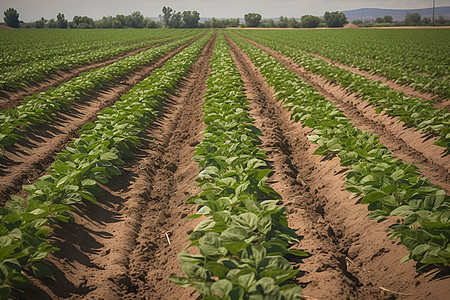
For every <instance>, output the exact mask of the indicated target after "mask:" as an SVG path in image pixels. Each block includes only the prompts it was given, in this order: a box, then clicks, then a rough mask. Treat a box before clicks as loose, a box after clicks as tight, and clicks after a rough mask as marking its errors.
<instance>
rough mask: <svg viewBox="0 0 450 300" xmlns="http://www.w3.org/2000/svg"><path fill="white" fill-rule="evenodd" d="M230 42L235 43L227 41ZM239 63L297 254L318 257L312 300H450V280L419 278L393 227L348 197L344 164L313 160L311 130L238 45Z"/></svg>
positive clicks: (309, 275) (311, 269)
mask: <svg viewBox="0 0 450 300" xmlns="http://www.w3.org/2000/svg"><path fill="white" fill-rule="evenodd" d="M227 40H228V39H227ZM228 43H229V45H230V46H231V47H232V53H233V58H234V59H235V61H236V62H237V66H238V69H239V71H240V72H241V75H242V78H243V80H244V82H245V87H246V90H247V95H248V97H249V99H251V101H252V104H251V108H252V110H251V115H252V116H253V117H254V118H255V120H256V121H255V123H256V126H257V127H259V128H260V129H261V130H262V131H263V133H264V134H265V136H264V137H263V145H262V146H263V149H264V150H266V152H267V154H268V156H269V162H270V163H271V167H272V168H273V169H274V170H275V173H274V175H273V176H272V177H271V178H270V180H271V184H272V186H273V187H274V188H275V190H276V191H278V192H279V193H280V194H281V196H282V197H283V199H284V200H283V204H284V206H286V207H287V212H288V221H289V226H290V227H291V228H293V229H294V230H296V232H297V234H298V235H299V236H300V237H301V241H300V243H299V245H296V248H299V249H304V250H306V251H307V252H309V253H311V257H310V258H306V259H304V260H303V261H300V262H299V263H298V265H297V266H298V267H300V269H301V270H303V272H302V273H301V275H300V276H299V278H298V282H299V283H300V284H301V285H303V286H305V288H304V292H303V294H304V295H305V296H306V297H305V299H327V298H328V299H348V298H353V297H354V298H356V299H445V297H446V295H448V292H449V286H450V279H449V278H448V274H447V277H443V274H440V273H438V271H436V270H434V271H432V272H429V273H426V274H422V275H420V274H417V273H416V270H415V264H414V263H413V262H411V261H408V262H406V263H404V264H400V260H401V258H402V257H403V256H405V255H406V254H407V253H408V251H407V250H406V248H405V247H403V246H401V245H396V243H395V241H391V240H389V239H388V238H387V235H388V226H389V225H391V224H394V223H395V220H394V219H390V220H387V221H384V222H382V223H376V222H374V221H371V220H369V219H368V218H367V208H366V207H364V206H362V205H357V204H356V203H355V200H351V199H349V196H350V193H348V192H346V191H343V190H342V188H343V185H344V182H345V173H346V171H347V170H346V169H344V168H342V167H341V166H340V164H339V161H338V159H337V158H333V159H331V160H325V159H323V158H322V157H321V156H318V155H313V152H314V151H315V149H317V146H316V145H314V144H312V143H311V142H309V140H308V139H307V137H306V136H307V135H308V134H309V133H310V131H311V129H310V128H305V127H302V126H301V125H300V124H299V123H294V122H293V121H291V120H290V113H289V112H288V111H287V110H285V109H284V108H283V107H282V103H277V102H276V101H275V100H274V98H273V92H274V90H273V89H272V88H270V87H269V86H268V85H267V83H266V82H265V81H264V78H263V76H262V75H261V74H260V72H259V69H258V68H257V67H255V66H254V65H253V63H252V62H251V60H250V59H249V58H248V57H247V56H246V55H245V54H244V53H243V52H242V51H241V50H240V49H239V48H238V47H237V46H236V45H235V44H234V43H233V42H230V40H228Z"/></svg>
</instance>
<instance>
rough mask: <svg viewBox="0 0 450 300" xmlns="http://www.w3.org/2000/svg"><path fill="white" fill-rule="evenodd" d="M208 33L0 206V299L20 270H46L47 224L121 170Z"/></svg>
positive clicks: (18, 283) (18, 284) (21, 282)
mask: <svg viewBox="0 0 450 300" xmlns="http://www.w3.org/2000/svg"><path fill="white" fill-rule="evenodd" d="M211 36H212V34H211V33H209V34H208V35H206V36H204V37H202V38H201V39H199V40H197V41H196V42H194V43H193V44H192V45H190V46H189V47H187V48H185V49H184V50H183V51H182V52H180V53H179V54H177V55H176V56H174V57H173V58H171V59H170V60H169V61H168V62H167V63H166V64H165V65H164V66H163V67H162V68H160V69H157V70H155V71H154V72H153V73H152V75H151V76H150V77H148V78H146V79H144V80H143V81H141V82H140V83H138V84H137V85H136V86H135V87H134V88H133V89H132V90H131V91H130V92H129V93H128V94H126V95H124V96H122V97H121V100H120V101H117V102H116V103H115V104H114V105H113V106H111V107H109V108H106V109H104V110H102V111H101V112H100V113H99V115H98V120H97V121H95V122H94V123H87V124H85V125H84V126H83V127H82V129H81V130H80V133H81V135H80V137H79V138H77V139H74V140H73V142H72V144H71V145H69V146H68V147H67V148H66V149H65V150H64V151H63V152H62V153H59V154H58V158H57V160H56V161H55V162H54V163H53V164H52V165H51V166H50V168H49V169H48V175H46V176H44V177H41V178H40V179H39V180H37V181H36V182H35V183H33V184H31V185H27V186H24V190H25V191H27V192H28V197H27V199H23V198H21V197H15V196H14V197H12V199H11V201H10V202H8V203H7V204H6V205H5V207H2V208H0V245H1V250H0V298H1V299H7V298H8V296H9V294H10V291H11V288H12V287H14V288H25V287H26V286H27V285H28V283H29V280H28V278H27V277H26V276H24V275H23V273H22V270H23V269H30V270H31V271H32V272H33V273H34V274H35V275H36V276H47V275H50V271H49V269H48V267H46V266H45V264H44V263H42V260H43V259H45V258H46V256H47V254H48V253H50V252H54V251H57V250H58V249H57V248H55V247H53V246H52V245H51V244H49V243H48V242H47V241H46V238H47V235H48V233H49V232H50V231H51V225H52V224H54V223H56V222H59V221H63V222H69V221H71V220H72V215H71V214H70V212H71V211H73V210H75V209H76V204H77V203H79V202H80V201H84V200H87V201H92V202H94V203H95V202H96V196H98V195H99V194H100V193H101V189H100V188H99V187H98V185H97V184H98V183H102V184H106V183H108V180H109V179H110V178H111V177H113V176H118V175H120V174H121V171H120V169H119V168H118V166H119V165H121V164H122V163H123V160H122V159H125V158H129V157H132V152H131V150H132V149H133V148H134V147H136V146H137V145H139V134H141V133H142V132H143V131H144V130H145V128H146V127H147V126H148V125H149V123H150V122H153V121H155V120H156V118H157V114H158V110H159V108H160V107H161V105H162V104H163V101H164V99H165V98H166V97H167V95H168V94H169V93H170V92H171V91H172V90H173V89H174V86H175V85H176V84H177V83H178V82H179V81H180V79H181V78H182V77H183V76H184V74H186V72H187V71H188V70H189V67H190V66H191V65H192V64H193V62H194V61H195V60H196V58H197V56H198V54H199V53H200V51H201V49H202V48H203V47H204V45H205V44H206V42H207V41H208V40H209V39H211Z"/></svg>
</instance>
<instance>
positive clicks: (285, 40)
mask: <svg viewBox="0 0 450 300" xmlns="http://www.w3.org/2000/svg"><path fill="white" fill-rule="evenodd" d="M246 35H248V36H253V37H263V36H264V37H266V38H268V39H270V40H272V41H275V42H277V43H279V44H282V45H286V46H291V47H294V48H296V49H297V50H302V51H306V52H310V53H315V54H319V55H321V56H324V57H327V58H330V59H332V60H334V61H338V62H341V63H344V64H346V65H349V66H353V67H356V68H359V69H361V70H366V71H369V72H371V73H373V74H378V75H381V76H384V77H387V78H389V79H392V80H395V81H396V82H398V83H401V84H406V85H409V86H411V87H413V88H415V89H417V90H420V91H426V92H432V93H434V94H437V95H441V96H442V97H444V98H448V97H449V96H450V71H449V70H450V65H449V57H448V53H449V51H450V43H449V33H448V30H446V29H441V30H432V31H430V30H429V29H428V30H425V29H424V30H409V29H403V30H339V31H336V32H333V31H330V30H324V31H320V32H317V31H284V32H280V31H268V32H264V33H262V32H260V31H259V32H258V31H251V32H250V31H248V32H246Z"/></svg>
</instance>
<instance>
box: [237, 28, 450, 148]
mask: <svg viewBox="0 0 450 300" xmlns="http://www.w3.org/2000/svg"><path fill="white" fill-rule="evenodd" d="M239 35H242V36H249V34H248V33H247V32H241V31H240V32H239ZM252 39H254V40H255V41H258V42H259V43H261V44H263V45H265V46H267V47H270V48H271V49H273V50H276V51H277V52H279V53H281V54H283V55H286V56H288V57H290V58H292V60H293V61H294V62H296V63H298V64H299V65H301V66H303V67H305V68H306V69H307V70H308V71H311V72H313V73H316V74H318V75H321V76H322V77H324V78H326V79H327V80H328V81H329V82H336V83H339V84H340V85H341V86H342V87H344V88H346V89H348V90H349V91H352V92H354V93H355V94H356V95H358V96H359V97H360V98H361V100H365V101H368V102H369V103H371V104H372V105H374V106H376V112H377V113H380V112H381V111H384V112H385V113H387V114H388V115H390V116H394V117H398V118H399V120H400V121H402V122H404V123H406V124H408V125H410V126H414V127H415V128H416V129H417V130H420V131H421V132H423V133H425V134H431V135H438V136H439V137H440V138H439V140H437V141H436V142H435V144H436V145H438V146H441V147H444V148H445V150H446V151H447V152H448V151H449V149H450V121H449V120H450V112H449V111H448V110H447V109H445V108H444V109H436V108H434V107H433V104H434V102H433V101H424V100H423V99H418V98H411V97H408V96H406V95H405V94H404V93H402V92H400V91H397V90H393V89H391V88H389V87H388V86H386V85H385V84H383V83H381V82H380V81H374V80H371V79H369V78H367V77H365V76H362V75H359V74H355V73H353V72H351V71H348V70H346V69H344V68H339V67H336V66H334V65H332V64H329V63H327V62H325V61H324V60H321V59H318V58H315V57H314V56H312V55H310V54H308V53H306V52H304V51H302V50H299V49H298V47H295V46H288V45H286V44H284V43H280V41H277V36H276V35H273V34H272V35H270V34H266V35H264V36H262V35H258V36H257V37H252ZM291 44H292V43H291ZM448 82H449V81H448V80H447V83H448ZM449 87H450V86H449Z"/></svg>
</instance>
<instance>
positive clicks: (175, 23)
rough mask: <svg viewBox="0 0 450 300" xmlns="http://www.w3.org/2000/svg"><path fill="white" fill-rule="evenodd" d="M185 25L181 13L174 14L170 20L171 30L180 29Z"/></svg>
mask: <svg viewBox="0 0 450 300" xmlns="http://www.w3.org/2000/svg"><path fill="white" fill-rule="evenodd" d="M181 25H183V16H182V15H181V12H174V13H173V14H172V18H171V19H170V28H180V27H181Z"/></svg>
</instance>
